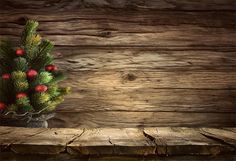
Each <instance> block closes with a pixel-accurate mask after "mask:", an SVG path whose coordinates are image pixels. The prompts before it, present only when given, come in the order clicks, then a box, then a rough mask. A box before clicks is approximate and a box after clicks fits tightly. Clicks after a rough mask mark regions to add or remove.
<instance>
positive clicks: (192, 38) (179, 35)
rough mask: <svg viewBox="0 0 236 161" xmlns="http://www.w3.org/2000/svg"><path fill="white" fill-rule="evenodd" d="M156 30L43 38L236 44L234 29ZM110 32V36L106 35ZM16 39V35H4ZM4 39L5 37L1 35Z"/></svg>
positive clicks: (70, 42) (82, 42)
mask: <svg viewBox="0 0 236 161" xmlns="http://www.w3.org/2000/svg"><path fill="white" fill-rule="evenodd" d="M156 29H157V30H158V31H159V32H156V33H154V32H153V33H131V32H123V33H121V32H119V33H118V32H117V31H111V32H107V31H105V32H104V31H101V32H100V31H98V32H97V31H95V33H93V32H94V31H91V32H92V33H88V32H89V31H88V32H87V33H86V31H85V33H84V34H75V33H71V34H67V35H65V34H56V35H53V34H50V35H49V34H48V35H45V36H44V37H45V38H46V39H49V40H51V41H52V42H54V43H55V44H56V45H59V46H90V45H91V46H143V47H148V46H156V47H163V46H164V47H172V46H177V47H185V46H187V47H193V46H229V47H235V44H236V40H235V39H234V37H235V36H236V32H235V30H231V31H230V30H229V29H224V28H222V29H220V28H215V29H214V30H211V29H207V28H202V27H195V26H177V27H176V26H175V27H172V26H170V27H168V26H165V27H163V26H157V27H156ZM104 34H105V35H106V34H108V36H104ZM5 37H10V38H12V39H13V40H15V39H17V38H18V37H19V35H17V37H15V36H9V35H5ZM2 39H4V37H2Z"/></svg>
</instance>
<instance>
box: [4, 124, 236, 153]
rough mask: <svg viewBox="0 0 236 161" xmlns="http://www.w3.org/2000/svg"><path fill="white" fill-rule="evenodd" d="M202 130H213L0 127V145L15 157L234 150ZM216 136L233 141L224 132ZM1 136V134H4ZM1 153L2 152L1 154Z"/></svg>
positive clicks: (211, 129)
mask: <svg viewBox="0 0 236 161" xmlns="http://www.w3.org/2000/svg"><path fill="white" fill-rule="evenodd" d="M203 130H204V131H205V132H206V131H211V133H214V134H216V133H217V132H219V131H221V132H222V129H217V128H215V129H213V128H204V129H198V128H186V127H185V128H183V127H176V128H170V127H154V128H144V129H142V128H98V129H68V128H64V129H63V128H60V129H57V128H52V129H40V128H39V129H34V128H15V127H12V128H11V132H10V133H9V128H6V127H0V131H1V133H2V134H1V139H0V144H1V146H2V145H8V144H10V148H8V149H4V152H14V153H16V154H21V155H23V154H47V155H52V154H54V155H55V154H59V153H64V154H73V155H74V154H77V155H83V156H86V155H129V156H132V155H138V156H152V155H218V154H229V153H231V152H233V151H234V150H235V143H236V142H235V141H232V142H230V145H229V144H228V143H224V142H221V141H218V140H216V139H214V138H213V139H212V138H209V137H206V136H205V135H202V132H203ZM223 132H224V133H222V134H221V133H217V135H218V136H217V137H219V138H221V137H224V138H226V137H227V138H230V139H233V140H234V139H235V136H234V135H232V131H227V130H224V131H223ZM4 133H5V134H4ZM1 153H3V151H2V152H1Z"/></svg>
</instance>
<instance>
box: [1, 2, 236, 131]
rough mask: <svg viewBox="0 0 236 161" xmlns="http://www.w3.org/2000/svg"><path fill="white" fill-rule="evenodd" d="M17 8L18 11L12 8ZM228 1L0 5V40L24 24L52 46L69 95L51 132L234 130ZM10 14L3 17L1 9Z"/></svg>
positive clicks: (235, 92)
mask: <svg viewBox="0 0 236 161" xmlns="http://www.w3.org/2000/svg"><path fill="white" fill-rule="evenodd" d="M19 6H20V7H19ZM235 6H236V3H235V1H233V0H226V1H220V0H214V1H213V0H204V2H203V1H191V2H190V1H186V0H184V1H181V2H180V1H177V0H168V1H165V0H152V1H147V0H142V1H139V0H137V1H127V0H121V1H119V2H118V1H115V0H109V1H108V0H102V1H97V0H84V1H67V0H65V1H60V2H59V1H57V0H49V1H44V0H40V1H37V2H33V1H19V0H13V1H9V0H3V1H1V2H0V14H1V16H0V39H4V38H5V37H10V38H13V39H14V40H15V41H16V40H17V39H19V36H20V33H21V31H22V28H23V25H24V24H25V22H26V20H27V19H36V20H38V21H39V22H40V26H39V32H40V34H42V36H44V37H45V38H48V39H50V40H52V41H53V42H54V43H55V47H56V48H55V52H54V55H55V57H56V62H55V63H56V64H57V65H58V66H59V67H60V68H61V69H62V70H63V71H64V72H66V73H67V75H68V79H67V80H66V81H65V82H64V83H62V85H68V86H71V87H72V89H73V92H72V94H70V95H69V96H67V97H66V100H65V102H64V103H63V104H61V105H60V106H59V108H58V112H57V116H56V117H55V118H54V119H53V120H51V121H50V126H51V127H117V128H119V127H144V126H206V127H209V126H215V127H218V126H225V127H226V126H227V127H230V126H235V125H236V119H235V118H236V108H235V105H236V39H235V37H236V21H235V20H236V12H235V11H236V7H235ZM9 11H11V12H9Z"/></svg>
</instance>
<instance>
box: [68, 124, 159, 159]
mask: <svg viewBox="0 0 236 161" xmlns="http://www.w3.org/2000/svg"><path fill="white" fill-rule="evenodd" d="M67 150H68V152H69V153H71V154H82V155H109V154H110V155H152V154H155V145H154V144H153V143H152V142H151V141H149V140H148V139H147V138H146V137H145V136H144V135H143V133H142V130H141V129H138V128H124V129H113V128H101V129H86V130H85V132H84V133H83V135H81V136H80V137H78V138H77V139H75V140H74V141H73V142H72V143H71V144H69V145H68V147H67Z"/></svg>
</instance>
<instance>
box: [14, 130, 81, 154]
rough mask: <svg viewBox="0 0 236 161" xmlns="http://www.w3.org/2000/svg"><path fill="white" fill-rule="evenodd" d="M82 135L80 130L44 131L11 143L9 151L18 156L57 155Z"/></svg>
mask: <svg viewBox="0 0 236 161" xmlns="http://www.w3.org/2000/svg"><path fill="white" fill-rule="evenodd" d="M82 133H83V130H82V129H69V128H66V129H56V128H54V129H46V131H43V132H42V133H39V134H37V135H35V136H32V137H29V138H27V139H25V140H19V141H17V142H14V143H12V145H11V150H12V151H14V152H15V153H19V154H25V153H27V154H59V153H61V152H65V151H66V146H67V144H69V143H70V142H71V141H73V140H74V139H75V138H77V137H79V136H80V135H81V134H82ZM19 137H20V136H19Z"/></svg>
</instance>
